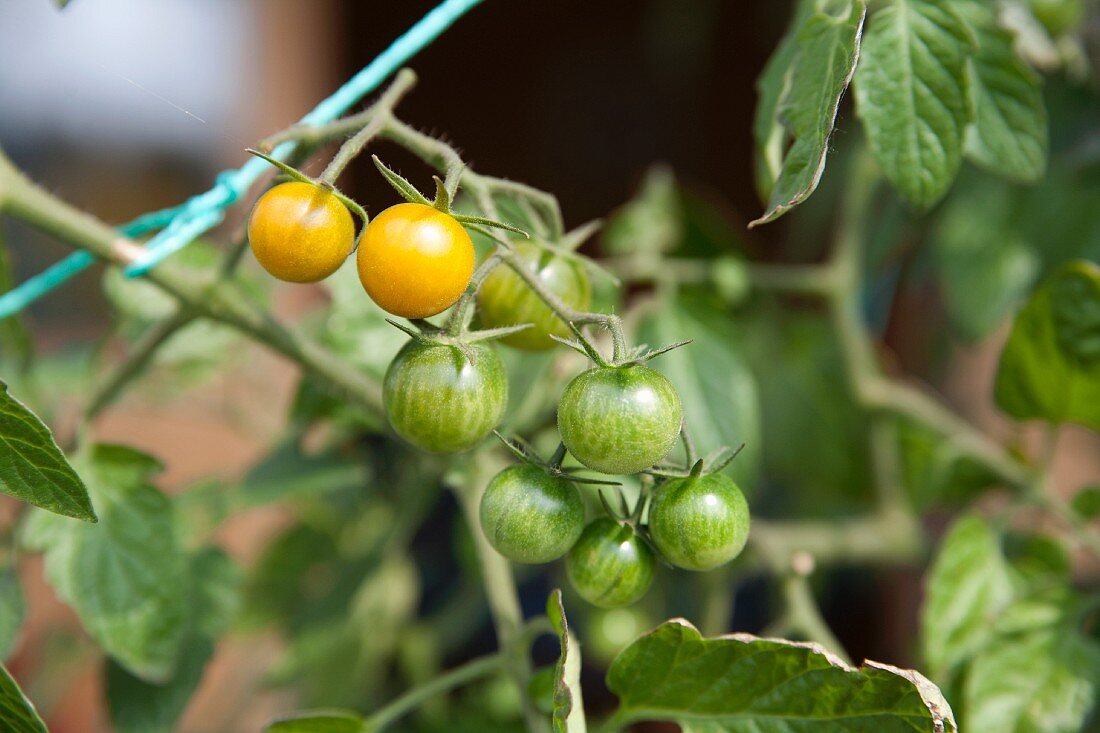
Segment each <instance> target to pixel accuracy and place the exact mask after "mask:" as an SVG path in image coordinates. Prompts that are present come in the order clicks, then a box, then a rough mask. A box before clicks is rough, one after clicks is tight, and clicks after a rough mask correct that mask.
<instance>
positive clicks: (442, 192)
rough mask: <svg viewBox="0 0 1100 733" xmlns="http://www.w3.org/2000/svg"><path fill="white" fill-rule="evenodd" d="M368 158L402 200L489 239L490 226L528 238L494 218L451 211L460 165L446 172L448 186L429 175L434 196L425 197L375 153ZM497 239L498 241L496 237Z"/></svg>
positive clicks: (491, 235)
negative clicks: (451, 219)
mask: <svg viewBox="0 0 1100 733" xmlns="http://www.w3.org/2000/svg"><path fill="white" fill-rule="evenodd" d="M371 160H373V161H374V166H375V167H376V168H377V169H378V172H379V173H381V174H382V177H383V178H385V179H386V182H387V183H389V184H390V185H391V186H393V189H394V190H395V191H397V193H398V194H399V195H400V196H401V197H402V198H403V199H405V200H406V201H408V202H409V203H412V204H423V205H424V206H431V207H432V208H434V209H437V210H438V211H442V212H443V213H444V214H447V215H448V216H452V217H454V219H455V220H456V221H458V222H459V223H460V224H462V225H464V226H466V227H467V228H469V229H472V230H474V231H476V232H479V233H481V234H485V235H487V236H489V237H492V238H493V239H497V238H496V237H495V236H494V235H493V234H492V232H489V231H486V230H485V227H490V228H493V229H504V230H505V231H509V232H512V233H513V234H518V235H520V236H522V237H523V238H525V239H527V238H530V235H529V234H528V233H527V232H525V231H524V230H522V229H520V228H519V227H515V226H512V225H511V224H506V223H505V222H502V221H496V220H495V219H487V218H485V217H483V216H469V215H467V214H458V213H455V212H454V211H452V210H451V202H452V201H453V199H454V197H455V195H456V194H457V192H458V179H459V176H460V175H461V173H462V168H461V167H456V168H453V169H451V170H449V171H448V172H447V178H448V180H449V181H451V183H450V185H448V184H447V183H445V182H444V181H443V180H442V179H441V178H440V177H439V176H432V179H433V180H434V181H435V199H434V200H429V199H428V197H427V196H425V195H424V194H422V193H420V191H419V190H417V188H416V186H414V185H412V184H411V183H409V181H408V180H406V179H405V178H402V177H401V175H400V174H398V173H397V172H396V171H394V170H393V169H392V168H390V167H389V166H387V165H386V164H385V163H383V162H382V160H381V159H380V158H379V157H378V156H377V155H372V156H371ZM498 241H499V240H498Z"/></svg>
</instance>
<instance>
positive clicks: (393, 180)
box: [370, 155, 432, 206]
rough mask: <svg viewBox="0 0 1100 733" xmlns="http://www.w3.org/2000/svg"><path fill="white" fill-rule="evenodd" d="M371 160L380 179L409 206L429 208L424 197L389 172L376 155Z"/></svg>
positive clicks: (391, 171)
mask: <svg viewBox="0 0 1100 733" xmlns="http://www.w3.org/2000/svg"><path fill="white" fill-rule="evenodd" d="M370 158H371V160H373V161H374V167H375V168H377V169H378V171H379V172H380V173H381V174H382V177H383V178H385V179H386V181H387V182H388V183H389V184H390V185H391V186H393V189H394V190H395V191H397V193H399V194H400V195H401V198H403V199H405V200H406V201H408V202H409V203H411V204H423V205H425V206H431V205H432V202H431V201H429V200H428V199H427V198H425V197H424V194H422V193H420V192H419V191H417V190H416V186H414V185H412V184H411V183H409V182H408V181H406V180H405V179H404V178H402V177H401V176H399V175H397V173H395V172H394V171H393V170H391V169H390V168H389V167H388V166H386V164H385V163H383V162H382V161H381V160H380V159H379V157H378V156H377V155H372V156H371V157H370Z"/></svg>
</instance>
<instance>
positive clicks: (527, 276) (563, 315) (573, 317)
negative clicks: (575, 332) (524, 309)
mask: <svg viewBox="0 0 1100 733" xmlns="http://www.w3.org/2000/svg"><path fill="white" fill-rule="evenodd" d="M497 254H498V255H499V256H500V258H501V259H502V260H503V261H504V264H506V265H508V267H510V268H512V271H513V272H515V273H516V274H517V275H519V276H520V278H522V279H523V281H524V282H525V283H527V287H529V288H531V290H532V291H534V293H535V295H537V296H539V298H540V299H541V300H542V302H544V303H546V306H547V307H548V308H549V309H550V310H551V311H553V312H554V315H556V316H557V317H558V318H560V319H562V320H563V321H565V322H566V323H572V324H573V325H575V326H577V327H578V328H579V327H580V326H587V325H599V326H603V327H604V328H606V329H607V330H608V331H610V332H611V339H612V345H613V346H612V348H613V356H612V359H613V360H614V361H615V362H618V361H621V360H623V359H625V358H626V352H627V346H626V334H625V332H624V330H623V320H622V318H620V317H619V316H617V315H615V314H614V313H585V312H583V311H578V310H574V309H573V308H571V307H570V306H569V305H567V304H566V303H565V301H563V300H562V299H561V298H559V297H558V295H557V294H556V293H554V292H553V291H551V290H550V289H549V288H547V287H546V285H545V283H543V282H542V281H541V280H539V278H538V275H536V274H535V272H534V271H533V270H532V269H531V268H530V267H528V265H527V263H526V262H525V261H524V259H523V258H522V257H520V256H519V255H517V254H516V253H515V252H513V251H510V250H500V251H498V252H497Z"/></svg>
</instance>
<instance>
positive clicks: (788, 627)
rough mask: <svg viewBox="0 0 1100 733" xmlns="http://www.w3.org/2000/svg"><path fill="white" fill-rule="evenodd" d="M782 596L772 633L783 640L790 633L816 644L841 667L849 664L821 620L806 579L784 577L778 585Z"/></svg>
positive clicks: (830, 631)
mask: <svg viewBox="0 0 1100 733" xmlns="http://www.w3.org/2000/svg"><path fill="white" fill-rule="evenodd" d="M782 592H783V602H784V604H785V605H786V611H785V613H784V615H783V617H782V618H780V619H779V621H778V622H777V623H776V627H778V628H776V631H779V632H780V635H784V636H786V635H788V634H791V633H795V634H798V635H802V636H804V637H805V639H806V640H807V641H813V642H817V643H818V644H820V645H821V646H823V647H825V649H826V650H828V651H829V652H832V653H833V654H835V655H837V656H838V657H840V658H841V659H843V660H844V662H845V663H847V664H851V663H852V660H851V657H849V656H848V652H846V651H845V650H844V647H843V646H841V644H840V640H839V639H837V638H836V635H835V634H833V630H832V629H830V628H829V624H828V623H826V622H825V619H824V618H823V617H822V616H821V609H820V608H818V605H817V601H816V600H815V599H814V595H813V591H811V590H810V583H809V580H808V579H807V577H806V576H805V575H802V574H801V573H797V572H792V573H788V574H787V576H786V577H785V578H783V581H782ZM765 633H768V632H765Z"/></svg>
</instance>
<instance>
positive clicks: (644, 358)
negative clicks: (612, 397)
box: [550, 321, 692, 367]
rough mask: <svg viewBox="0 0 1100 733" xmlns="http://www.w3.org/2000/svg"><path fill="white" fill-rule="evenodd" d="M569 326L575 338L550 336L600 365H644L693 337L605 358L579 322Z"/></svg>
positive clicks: (646, 346) (643, 345)
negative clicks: (580, 326) (616, 357)
mask: <svg viewBox="0 0 1100 733" xmlns="http://www.w3.org/2000/svg"><path fill="white" fill-rule="evenodd" d="M569 328H570V330H572V331H573V335H574V336H576V338H575V339H565V338H561V337H560V336H556V335H554V334H550V338H552V339H554V340H555V341H557V342H558V343H560V344H563V345H565V346H568V347H569V348H571V349H573V350H574V351H576V352H578V353H579V354H581V355H582V356H587V357H588V358H589V359H591V360H592V362H593V363H594V364H596V366H598V367H630V366H642V365H644V364H645V363H646V362H648V361H649V360H651V359H654V358H656V357H658V356H661V355H662V354H667V353H668V352H670V351H672V350H673V349H678V348H680V347H681V346H687V345H688V344H690V343H691V341H692V340H691V339H686V340H684V341H677V342H676V343H674V344H668V345H667V346H661V347H659V348H656V349H652V348H650V347H649V346H648V345H646V344H641V345H639V346H635V347H634V348H632V349H628V350H627V351H626V353H625V354H624V355H623V356H622V357H621V358H619V359H605V358H604V356H603V355H602V354H601V353H600V352H599V351H598V350H597V349H596V346H595V345H594V344H593V343H592V342H591V341H590V340H589V339H588V338H587V337H586V336H585V335H584V333H583V332H582V331H581V330H580V329H579V328H577V324H575V323H573V322H572V321H570V322H569Z"/></svg>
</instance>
